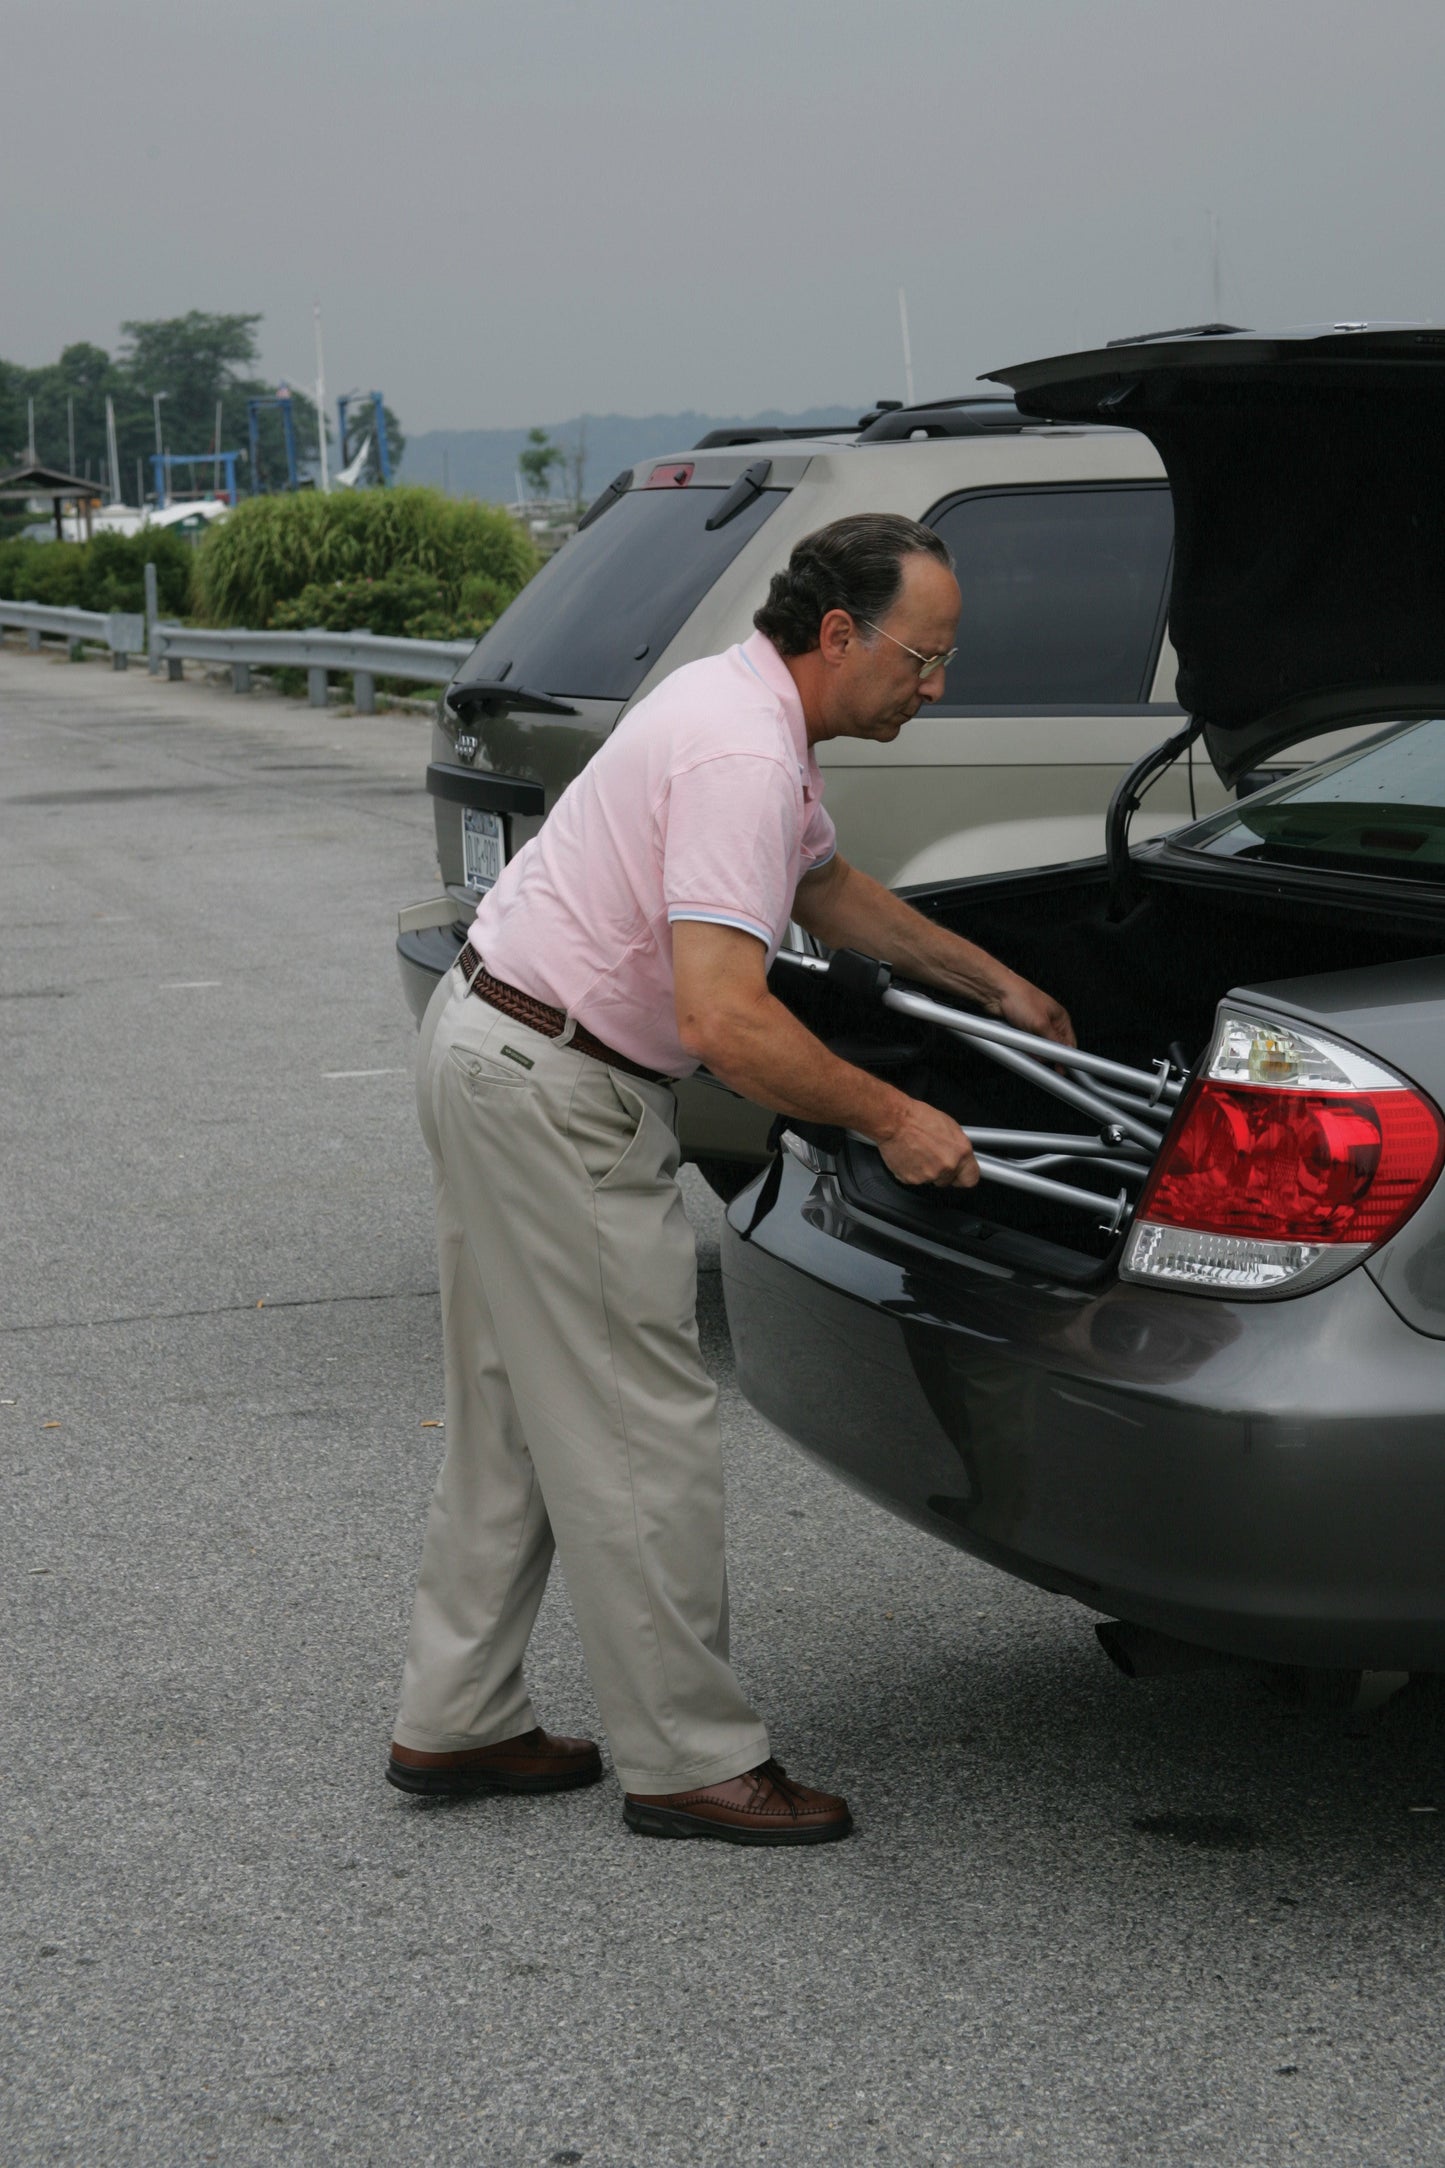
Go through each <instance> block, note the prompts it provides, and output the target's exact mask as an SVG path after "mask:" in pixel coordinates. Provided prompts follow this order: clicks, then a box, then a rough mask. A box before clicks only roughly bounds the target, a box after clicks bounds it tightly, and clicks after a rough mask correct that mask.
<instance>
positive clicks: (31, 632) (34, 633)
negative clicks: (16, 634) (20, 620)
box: [25, 625, 40, 655]
mask: <svg viewBox="0 0 1445 2168" xmlns="http://www.w3.org/2000/svg"><path fill="white" fill-rule="evenodd" d="M25 645H26V646H27V647H28V648H29V650H30V652H31V654H32V655H38V654H39V653H40V629H39V627H38V626H37V625H27V626H26V628H25Z"/></svg>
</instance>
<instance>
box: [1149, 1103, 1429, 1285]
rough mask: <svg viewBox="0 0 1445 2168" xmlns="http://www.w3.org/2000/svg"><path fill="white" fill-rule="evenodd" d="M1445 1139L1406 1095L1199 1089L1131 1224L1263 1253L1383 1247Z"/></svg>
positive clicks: (1421, 1189) (1425, 1181) (1422, 1106)
mask: <svg viewBox="0 0 1445 2168" xmlns="http://www.w3.org/2000/svg"><path fill="white" fill-rule="evenodd" d="M1442 1159H1445V1135H1442V1131H1441V1124H1440V1118H1439V1116H1438V1115H1437V1113H1436V1111H1435V1109H1434V1108H1433V1107H1432V1106H1431V1104H1430V1102H1429V1101H1428V1100H1427V1099H1424V1098H1422V1097H1420V1096H1419V1094H1418V1093H1415V1092H1412V1091H1409V1090H1403V1089H1402V1090H1397V1091H1371V1092H1349V1093H1341V1092H1327V1091H1299V1090H1279V1089H1275V1088H1273V1087H1271V1086H1269V1085H1252V1084H1221V1083H1217V1082H1215V1081H1213V1080H1212V1079H1209V1078H1202V1079H1201V1080H1200V1081H1199V1082H1198V1083H1196V1084H1195V1085H1194V1086H1193V1087H1192V1089H1191V1090H1190V1092H1189V1094H1188V1096H1187V1098H1186V1099H1185V1100H1184V1102H1183V1105H1182V1106H1181V1108H1180V1112H1179V1116H1178V1119H1177V1121H1176V1124H1175V1127H1174V1129H1173V1131H1172V1132H1171V1134H1170V1136H1169V1138H1168V1140H1167V1142H1166V1144H1165V1147H1164V1150H1163V1152H1162V1153H1161V1155H1160V1158H1159V1161H1158V1164H1157V1165H1156V1167H1155V1169H1154V1173H1153V1174H1152V1176H1151V1177H1150V1180H1149V1183H1148V1185H1147V1187H1146V1189H1145V1191H1144V1195H1143V1196H1142V1197H1141V1199H1140V1201H1139V1207H1138V1212H1137V1218H1138V1219H1139V1220H1141V1221H1142V1220H1147V1221H1151V1222H1153V1223H1155V1224H1159V1225H1163V1226H1168V1227H1186V1228H1191V1229H1197V1230H1199V1231H1200V1232H1203V1233H1210V1234H1220V1235H1236V1236H1251V1237H1255V1238H1258V1239H1261V1240H1265V1241H1271V1242H1306V1243H1337V1242H1348V1243H1369V1244H1374V1243H1378V1242H1383V1241H1384V1239H1385V1237H1386V1236H1387V1235H1389V1234H1392V1233H1393V1232H1394V1230H1395V1229H1396V1228H1397V1227H1398V1226H1399V1225H1400V1223H1401V1221H1402V1220H1404V1219H1406V1218H1407V1217H1408V1216H1409V1214H1410V1213H1411V1212H1413V1211H1414V1209H1415V1207H1416V1205H1417V1204H1419V1202H1420V1200H1421V1198H1422V1197H1423V1196H1424V1195H1425V1193H1426V1191H1427V1190H1428V1189H1429V1188H1430V1185H1431V1184H1432V1183H1433V1182H1434V1180H1435V1178H1436V1176H1437V1175H1438V1174H1439V1172H1440V1167H1441V1162H1442Z"/></svg>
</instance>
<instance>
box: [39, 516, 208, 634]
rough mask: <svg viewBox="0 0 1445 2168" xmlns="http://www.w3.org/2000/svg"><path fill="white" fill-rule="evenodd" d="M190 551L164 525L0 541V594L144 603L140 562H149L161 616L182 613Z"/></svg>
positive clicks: (70, 605)
mask: <svg viewBox="0 0 1445 2168" xmlns="http://www.w3.org/2000/svg"><path fill="white" fill-rule="evenodd" d="M194 557H195V552H194V551H193V550H192V548H191V546H190V544H189V543H188V542H183V541H182V540H181V539H180V537H179V535H174V534H168V533H167V532H166V531H165V529H164V528H159V529H157V530H156V531H155V532H154V533H151V534H146V533H142V534H134V535H121V534H98V535H97V536H96V537H95V540H94V541H93V542H33V541H28V540H26V539H25V538H23V537H20V538H17V539H16V540H13V541H10V542H0V595H4V596H6V597H8V599H9V600H10V601H12V602H44V603H49V604H50V605H51V606H52V608H60V609H80V610H135V611H140V610H143V609H144V608H145V568H146V566H147V564H154V566H155V568H156V586H157V590H158V593H159V599H160V611H161V615H162V617H184V616H185V615H186V614H187V612H188V610H189V608H190V600H191V570H192V565H193V562H194Z"/></svg>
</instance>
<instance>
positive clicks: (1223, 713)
mask: <svg viewBox="0 0 1445 2168" xmlns="http://www.w3.org/2000/svg"><path fill="white" fill-rule="evenodd" d="M993 381H995V382H997V383H1001V384H1006V385H1007V386H1008V387H1009V388H1010V390H1012V392H1013V393H1014V396H1015V399H1016V400H1017V403H1018V405H1019V407H1020V408H1021V409H1022V410H1023V411H1024V412H1026V413H1031V414H1036V415H1039V416H1041V417H1047V418H1049V419H1052V420H1056V421H1107V422H1113V423H1117V424H1121V425H1123V426H1125V427H1128V428H1131V429H1137V430H1138V431H1139V432H1140V434H1141V435H1143V436H1145V437H1147V438H1148V439H1149V441H1150V442H1151V443H1152V444H1153V445H1154V446H1155V448H1156V449H1157V451H1158V452H1159V455H1160V457H1161V459H1162V460H1163V462H1164V466H1165V470H1166V472H1167V474H1168V477H1169V486H1170V489H1171V492H1172V494H1173V498H1174V514H1175V552H1174V569H1173V577H1172V587H1171V593H1170V602H1169V632H1170V637H1171V639H1172V641H1173V644H1174V648H1175V651H1176V653H1177V655H1178V658H1179V677H1178V696H1179V700H1180V703H1181V705H1182V706H1183V707H1184V708H1185V709H1186V710H1187V711H1188V712H1189V714H1190V715H1192V716H1194V717H1196V718H1197V719H1198V720H1199V721H1200V722H1201V723H1202V725H1203V736H1204V742H1205V745H1206V746H1207V748H1208V751H1209V755H1210V758H1211V760H1212V761H1213V763H1214V766H1215V768H1216V769H1217V770H1218V772H1219V775H1220V777H1221V778H1222V780H1223V781H1224V782H1225V783H1226V784H1233V783H1235V782H1237V781H1238V780H1239V779H1240V778H1241V777H1242V776H1244V775H1245V774H1246V773H1248V771H1249V770H1250V769H1252V768H1255V767H1257V766H1258V765H1259V764H1260V763H1261V762H1262V761H1265V760H1267V759H1268V758H1269V757H1270V755H1271V754H1274V753H1277V752H1280V751H1281V750H1283V748H1284V747H1286V746H1289V745H1294V744H1298V743H1300V742H1301V741H1302V740H1305V739H1308V738H1311V737H1314V736H1317V735H1319V734H1321V733H1323V732H1326V731H1330V730H1334V729H1339V728H1341V727H1343V726H1345V725H1348V724H1354V723H1365V722H1370V721H1372V720H1375V719H1379V720H1382V721H1384V720H1390V719H1393V718H1395V717H1397V716H1401V715H1407V714H1421V713H1430V712H1438V711H1439V709H1440V703H1441V702H1442V700H1445V615H1442V613H1441V611H1440V607H1439V595H1440V592H1441V586H1442V580H1445V429H1442V427H1441V423H1442V421H1445V328H1442V327H1438V326H1432V325H1428V324H1361V325H1335V326H1332V327H1329V328H1326V329H1307V330H1303V331H1298V332H1289V333H1285V334H1281V335H1270V336H1260V335H1257V334H1255V333H1253V332H1242V331H1234V330H1232V329H1230V328H1229V327H1228V326H1221V325H1211V326H1206V327H1205V328H1204V330H1203V331H1201V332H1197V333H1169V334H1164V335H1161V336H1159V337H1156V338H1148V339H1143V340H1123V341H1120V342H1118V343H1116V344H1114V345H1111V346H1107V347H1102V348H1098V349H1096V350H1094V351H1092V352H1084V353H1078V354H1065V355H1060V356H1057V357H1055V358H1053V359H1050V360H1045V361H1037V362H1030V363H1027V364H1025V365H1023V366H1020V367H1017V368H1008V369H1000V370H996V371H994V372H993Z"/></svg>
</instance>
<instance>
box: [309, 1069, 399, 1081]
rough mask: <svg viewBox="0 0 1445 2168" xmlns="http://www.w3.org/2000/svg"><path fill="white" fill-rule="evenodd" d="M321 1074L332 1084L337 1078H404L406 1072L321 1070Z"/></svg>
mask: <svg viewBox="0 0 1445 2168" xmlns="http://www.w3.org/2000/svg"><path fill="white" fill-rule="evenodd" d="M321 1074H322V1076H323V1077H324V1078H326V1079H327V1081H328V1082H332V1083H334V1082H335V1080H336V1079H337V1078H338V1077H345V1076H405V1075H406V1071H405V1069H323V1070H322V1072H321Z"/></svg>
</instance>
